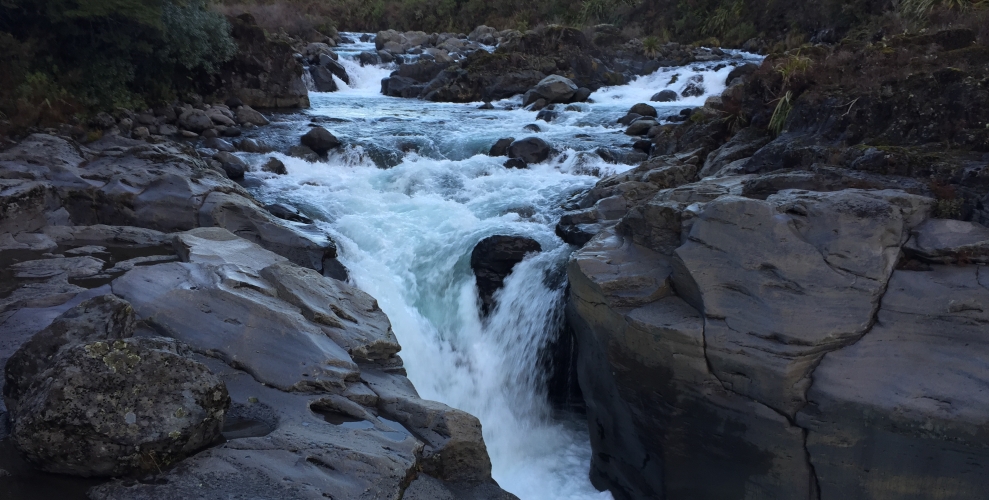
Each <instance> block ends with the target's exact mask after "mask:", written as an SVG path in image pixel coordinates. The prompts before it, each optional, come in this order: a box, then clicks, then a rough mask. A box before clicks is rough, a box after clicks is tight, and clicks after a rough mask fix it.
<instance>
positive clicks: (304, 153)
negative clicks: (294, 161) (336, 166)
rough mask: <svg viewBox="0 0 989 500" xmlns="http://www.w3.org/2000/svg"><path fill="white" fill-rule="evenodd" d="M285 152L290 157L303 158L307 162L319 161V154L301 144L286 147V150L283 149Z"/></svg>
mask: <svg viewBox="0 0 989 500" xmlns="http://www.w3.org/2000/svg"><path fill="white" fill-rule="evenodd" d="M285 154H287V155H288V156H291V157H292V158H298V159H300V160H305V161H307V162H309V163H316V162H318V161H319V155H318V154H316V152H315V151H313V150H312V149H309V148H308V147H306V146H303V145H301V144H296V145H295V146H292V147H290V148H288V151H285Z"/></svg>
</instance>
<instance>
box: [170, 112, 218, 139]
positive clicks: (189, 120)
mask: <svg viewBox="0 0 989 500" xmlns="http://www.w3.org/2000/svg"><path fill="white" fill-rule="evenodd" d="M178 123H179V127H182V128H183V129H185V130H188V131H190V132H195V133H197V134H201V133H203V132H205V131H206V130H208V129H211V128H213V126H214V125H213V120H211V119H210V117H209V116H207V115H206V112H205V111H202V110H199V109H189V110H186V111H185V112H184V113H182V114H181V115H180V116H179V122H178Z"/></svg>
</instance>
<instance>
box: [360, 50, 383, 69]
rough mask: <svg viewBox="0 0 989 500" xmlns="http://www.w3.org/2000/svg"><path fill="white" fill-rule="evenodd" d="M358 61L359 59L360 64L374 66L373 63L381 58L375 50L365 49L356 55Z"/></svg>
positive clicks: (378, 62)
mask: <svg viewBox="0 0 989 500" xmlns="http://www.w3.org/2000/svg"><path fill="white" fill-rule="evenodd" d="M357 60H358V61H360V63H361V66H374V65H375V64H380V63H381V58H380V57H378V53H377V52H370V51H365V52H361V53H360V55H358V59H357Z"/></svg>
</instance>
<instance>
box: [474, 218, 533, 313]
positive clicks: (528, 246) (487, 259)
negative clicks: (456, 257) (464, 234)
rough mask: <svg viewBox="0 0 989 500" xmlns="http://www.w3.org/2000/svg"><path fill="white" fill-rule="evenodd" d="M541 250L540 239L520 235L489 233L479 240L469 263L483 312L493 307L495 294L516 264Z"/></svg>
mask: <svg viewBox="0 0 989 500" xmlns="http://www.w3.org/2000/svg"><path fill="white" fill-rule="evenodd" d="M540 251H542V247H541V246H540V245H539V242H537V241H535V240H532V239H529V238H524V237H519V236H489V237H487V238H485V239H483V240H481V241H480V242H478V244H477V245H476V246H475V247H474V250H473V251H472V252H471V254H470V267H471V269H472V270H473V271H474V276H475V278H476V279H477V289H478V292H479V294H480V297H481V312H482V313H483V314H488V313H489V312H490V311H491V310H492V309H493V308H494V305H495V300H494V294H495V292H497V291H498V290H500V289H501V287H502V286H504V283H505V278H507V277H508V275H509V274H511V273H512V269H513V268H514V267H515V265H516V264H518V263H519V262H522V260H523V259H525V257H526V256H527V255H529V254H531V253H536V252H540Z"/></svg>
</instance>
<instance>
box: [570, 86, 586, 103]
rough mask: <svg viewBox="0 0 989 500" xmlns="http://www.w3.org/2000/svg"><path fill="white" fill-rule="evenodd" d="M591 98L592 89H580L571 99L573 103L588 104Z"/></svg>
mask: <svg viewBox="0 0 989 500" xmlns="http://www.w3.org/2000/svg"><path fill="white" fill-rule="evenodd" d="M590 97H591V89H589V88H587V87H580V88H579V89H577V91H576V92H574V93H573V97H572V98H571V101H572V102H587V100H588V99H590Z"/></svg>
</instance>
